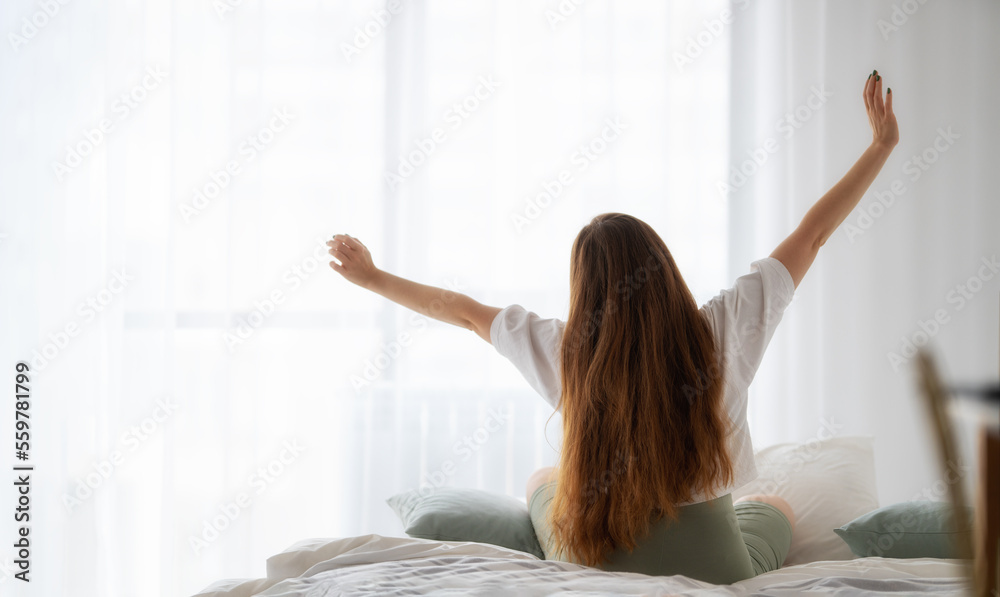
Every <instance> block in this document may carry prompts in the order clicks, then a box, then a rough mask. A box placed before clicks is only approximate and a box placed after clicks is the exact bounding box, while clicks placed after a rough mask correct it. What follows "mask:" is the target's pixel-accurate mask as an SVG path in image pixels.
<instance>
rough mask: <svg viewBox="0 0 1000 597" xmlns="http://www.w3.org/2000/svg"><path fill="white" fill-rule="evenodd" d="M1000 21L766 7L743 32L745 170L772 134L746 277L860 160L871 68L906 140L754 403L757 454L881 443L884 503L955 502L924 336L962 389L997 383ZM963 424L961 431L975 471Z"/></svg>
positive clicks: (973, 13)
mask: <svg viewBox="0 0 1000 597" xmlns="http://www.w3.org/2000/svg"><path fill="white" fill-rule="evenodd" d="M998 26H1000V5H998V4H997V3H996V2H980V1H971V0H970V1H960V2H948V3H944V2H940V3H934V2H928V3H921V2H908V1H904V2H896V1H884V2H882V1H880V2H762V3H753V4H750V5H748V7H747V8H746V9H745V10H739V9H738V8H737V12H736V18H735V19H734V21H733V24H732V30H731V35H732V37H731V42H732V49H733V60H732V64H731V93H732V107H731V110H732V113H733V115H734V116H733V126H732V137H731V141H730V146H729V151H730V164H731V166H732V167H738V166H741V165H745V162H746V160H748V159H752V157H751V154H753V153H754V152H755V151H757V150H759V149H760V148H762V147H764V146H765V144H766V143H767V142H768V140H769V139H770V140H773V144H772V145H771V147H772V149H773V151H771V150H769V151H767V159H766V161H764V162H763V164H761V165H760V166H759V167H757V168H754V164H753V163H751V164H750V165H749V166H746V168H745V169H746V171H748V172H753V173H752V174H751V175H749V176H748V177H747V178H748V179H747V182H746V183H745V184H744V185H743V186H742V187H741V188H739V189H738V190H737V191H736V192H735V193H733V194H731V195H730V200H729V220H730V233H729V240H730V265H731V266H732V267H733V268H734V269H738V268H739V267H740V266H741V265H742V264H743V263H744V262H746V260H747V258H748V256H750V255H763V254H766V253H767V252H768V251H770V250H771V249H772V248H773V247H774V246H775V245H776V244H777V242H779V241H780V240H781V238H783V235H785V234H787V232H788V230H789V229H790V228H791V226H793V225H794V224H795V223H797V222H798V221H799V219H800V218H801V217H802V215H803V214H804V213H805V211H806V210H807V209H808V207H809V206H810V205H811V204H812V203H813V202H814V201H815V200H816V199H817V198H819V197H820V196H821V195H822V194H823V193H824V192H826V190H827V189H829V188H830V186H831V185H833V184H834V183H835V182H836V181H837V180H838V179H839V178H840V177H841V176H842V175H843V174H844V173H845V172H846V171H847V170H848V169H849V168H850V166H851V165H852V164H853V163H854V161H855V160H856V159H857V158H858V157H859V156H860V155H861V153H862V151H864V149H865V147H866V146H867V144H868V143H869V141H870V139H871V137H870V132H869V130H870V129H869V127H868V121H867V117H866V115H865V112H864V103H863V101H862V98H861V90H862V88H863V86H864V83H865V78H866V76H867V75H868V73H870V72H872V70H873V69H876V68H877V69H878V71H879V72H880V73H881V74H882V76H883V77H884V79H883V84H884V85H885V86H888V87H891V88H892V93H893V96H894V102H895V103H894V107H895V112H896V114H897V120H898V122H899V128H900V142H899V145H898V146H897V147H896V149H895V151H894V152H893V154H892V156H891V157H890V158H889V161H888V162H887V163H886V165H885V167H884V169H883V170H882V173H881V174H880V175H879V177H878V179H876V181H875V183H874V184H873V185H872V187H871V189H870V190H869V192H868V193H867V194H866V195H865V197H864V198H863V199H862V201H861V203H860V205H859V206H858V208H857V209H856V210H855V211H854V212H853V213H852V214H851V215H850V216H849V217H848V218H847V220H846V222H845V223H844V224H843V225H842V226H841V228H840V229H839V230H838V231H837V232H836V234H835V235H834V236H833V237H832V238H831V239H830V240H829V241H828V242H827V243H826V245H825V246H824V248H823V249H822V250H821V252H820V255H819V257H818V259H817V261H816V262H815V264H814V265H813V266H812V268H811V269H810V271H809V273H808V275H807V276H806V278H805V280H804V281H803V283H802V284H801V286H800V287H799V288H798V290H797V292H796V298H795V300H794V301H793V302H792V304H791V305H790V306H789V308H788V310H787V311H786V312H785V315H784V318H783V320H782V324H781V326H779V328H778V330H777V332H776V334H775V336H774V338H773V339H772V343H771V346H770V347H769V349H768V353H767V355H766V356H765V359H764V361H763V363H762V364H761V368H760V370H759V371H758V374H757V377H756V378H755V381H754V384H753V385H752V386H751V390H750V391H751V394H750V398H751V426H752V431H753V434H754V443H755V445H757V446H761V445H767V444H771V443H775V442H779V441H807V440H809V439H811V438H815V437H823V436H825V435H826V434H828V433H831V432H832V431H836V432H838V433H842V434H870V435H873V436H874V437H875V452H876V454H875V455H876V474H877V479H878V485H879V497H880V500H881V502H882V503H883V504H891V503H895V502H900V501H906V500H910V499H914V498H919V499H939V500H940V499H947V487H946V485H945V484H944V483H943V482H942V481H943V480H947V476H943V475H942V474H941V473H940V472H939V471H938V469H937V468H936V467H937V464H936V454H935V451H934V445H933V443H932V442H931V441H930V440H929V438H930V437H931V436H930V435H928V433H929V427H928V426H927V424H926V417H925V413H924V406H923V404H922V402H921V400H922V398H921V396H920V394H919V393H918V386H917V384H916V374H915V367H914V365H913V362H912V361H911V360H910V358H909V357H911V356H912V355H913V352H912V351H913V346H914V345H920V344H923V343H925V342H928V341H929V346H930V348H931V349H932V350H933V352H934V354H935V355H936V356H937V357H938V364H939V366H941V367H942V369H943V371H942V374H943V375H944V376H945V377H946V379H947V380H948V381H955V382H965V383H982V382H987V381H990V380H993V383H995V382H996V379H997V364H998V352H997V351H998V330H1000V321H998V311H1000V310H998V307H997V296H998V292H1000V275H998V272H997V271H996V269H997V268H998V261H997V260H998V259H1000V242H998V236H997V230H998V225H1000V201H998V199H997V191H996V183H995V176H994V172H995V164H996V163H997V161H998V159H1000V148H998V141H997V140H998V139H1000V119H998V118H997V117H996V115H995V107H996V106H997V105H1000V81H998V80H997V76H996V73H997V72H1000V41H998V40H997V37H996V35H995V33H996V31H997V28H998ZM758 154H759V152H758ZM988 264H992V266H990V265H988ZM968 421H969V420H968V418H965V417H961V416H956V419H955V422H956V425H958V426H959V433H960V437H961V438H962V441H963V448H964V453H965V455H966V457H967V460H966V461H965V462H964V463H963V464H964V465H965V466H970V465H973V464H974V453H973V451H972V446H973V444H974V442H973V441H972V440H973V439H974V433H973V428H972V427H971V425H970V424H969V422H968ZM960 470H961V473H962V474H961V478H962V479H963V480H964V481H966V482H971V481H972V480H973V478H974V473H973V471H974V470H975V469H974V468H971V469H965V468H961V469H960Z"/></svg>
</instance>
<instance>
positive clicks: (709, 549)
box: [528, 481, 792, 584]
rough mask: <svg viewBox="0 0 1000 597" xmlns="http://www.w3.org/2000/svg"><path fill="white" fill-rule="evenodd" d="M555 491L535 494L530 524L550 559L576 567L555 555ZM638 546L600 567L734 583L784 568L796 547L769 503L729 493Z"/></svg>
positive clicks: (690, 510)
mask: <svg viewBox="0 0 1000 597" xmlns="http://www.w3.org/2000/svg"><path fill="white" fill-rule="evenodd" d="M555 487H556V482H555V481H551V482H549V483H546V484H544V485H542V486H541V487H539V488H538V489H537V490H535V493H533V494H532V495H531V501H530V502H529V503H528V509H529V510H530V512H531V522H532V524H534V526H535V535H537V536H538V542H539V543H540V544H541V546H542V550H543V551H544V552H545V558H546V559H549V560H560V561H564V562H573V560H571V559H566V558H564V557H561V554H555V553H553V550H552V542H551V539H550V534H549V525H548V521H547V520H546V514H547V512H548V508H549V503H550V502H551V501H552V498H553V496H554V494H555ZM636 543H637V545H636V548H635V549H634V550H633V551H632V552H631V553H629V552H627V551H624V550H622V549H618V550H615V551H613V552H611V554H610V555H609V557H608V558H607V559H606V560H605V562H604V563H603V564H601V566H600V568H601V569H603V570H612V571H616V572H641V573H642V574H649V575H653V576H669V575H673V574H683V575H684V576H687V577H690V578H694V579H697V580H702V581H705V582H711V583H715V584H732V583H734V582H737V581H740V580H744V579H747V578H750V577H753V576H756V575H758V574H762V573H764V572H769V571H771V570H777V569H778V568H780V567H781V563H782V562H783V561H784V560H785V556H786V555H788V548H789V547H790V546H791V543H792V525H791V524H790V523H789V522H788V518H787V517H785V515H784V514H783V513H782V512H781V510H778V509H777V508H775V507H774V506H772V505H770V504H765V503H763V502H753V501H746V502H740V503H738V504H735V506H734V505H733V496H732V495H730V494H726V495H724V496H722V497H719V498H716V499H714V500H710V501H707V502H701V503H698V504H691V505H688V506H682V507H681V508H680V510H679V512H678V519H677V520H676V521H668V520H666V519H662V520H660V521H657V522H655V523H654V524H653V525H652V527H651V528H650V531H649V533H648V535H646V536H645V537H642V538H639V539H637V540H636Z"/></svg>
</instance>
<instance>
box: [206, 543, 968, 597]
mask: <svg viewBox="0 0 1000 597" xmlns="http://www.w3.org/2000/svg"><path fill="white" fill-rule="evenodd" d="M968 563H969V562H968V560H945V559H936V558H915V559H893V558H874V557H873V558H858V559H854V560H842V561H822V562H811V563H808V564H800V565H796V566H789V567H786V568H781V569H779V570H775V571H773V572H768V573H766V574H762V575H760V576H757V577H754V578H750V579H747V580H744V581H741V582H738V583H735V584H732V585H713V584H711V583H706V582H701V581H697V580H694V579H691V578H687V577H685V576H680V575H676V576H647V575H644V574H635V573H628V572H605V571H603V570H599V569H596V568H589V567H585V566H579V565H576V564H569V563H565V562H555V561H548V560H539V559H538V558H536V557H534V556H532V555H530V554H527V553H522V552H518V551H514V550H509V549H505V548H502V547H498V546H494V545H487V544H484V543H472V542H458V541H431V540H426V539H414V538H410V537H383V536H381V535H364V536H360V537H348V538H343V539H309V540H306V541H302V542H299V543H297V544H296V545H294V546H292V547H291V548H289V549H287V550H285V551H284V552H282V553H280V554H276V555H274V556H272V557H270V558H268V560H267V577H266V578H258V579H231V580H222V581H218V582H216V583H214V584H212V585H211V586H209V587H206V588H205V589H203V590H202V591H201V592H199V593H197V594H196V595H195V597H250V596H254V595H259V596H262V597H263V596H267V597H318V596H321V595H322V596H324V597H327V596H333V595H394V594H406V595H553V594H558V595H667V594H669V595H692V596H694V595H698V596H702V595H713V596H722V595H778V596H781V595H799V594H802V593H806V592H808V593H815V594H820V595H834V594H836V595H856V594H873V595H880V594H885V595H893V594H895V595H898V594H909V595H913V594H934V595H964V594H968V592H969V584H968V581H967V580H966V579H967V577H966V576H965V575H966V574H967V566H968Z"/></svg>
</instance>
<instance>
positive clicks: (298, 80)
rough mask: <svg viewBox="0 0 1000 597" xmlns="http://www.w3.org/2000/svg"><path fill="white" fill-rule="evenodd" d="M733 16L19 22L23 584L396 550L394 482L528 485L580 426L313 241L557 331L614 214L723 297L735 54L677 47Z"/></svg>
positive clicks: (171, 14) (307, 15)
mask: <svg viewBox="0 0 1000 597" xmlns="http://www.w3.org/2000/svg"><path fill="white" fill-rule="evenodd" d="M53 6H55V7H56V8H53ZM725 6H726V4H725V3H724V2H721V1H720V2H716V3H698V4H697V5H695V4H694V3H686V2H683V3H682V2H672V3H662V2H643V3H629V4H628V5H623V4H613V3H610V2H602V3H583V4H581V5H580V6H576V5H575V4H573V3H563V4H562V7H561V8H560V5H557V4H556V3H550V5H544V4H538V3H531V2H519V3H516V2H506V1H505V2H500V1H496V2H486V3H475V4H469V3H464V2H410V3H405V4H401V5H399V8H400V9H399V10H395V9H396V7H397V5H395V4H394V3H390V4H388V5H387V4H384V3H381V2H355V3H339V2H338V3H330V2H323V3H319V2H290V3H286V2H280V3H279V2H228V1H225V0H223V1H220V2H211V3H209V2H165V1H164V2H154V1H150V2H142V3H137V2H111V3H106V4H102V5H92V4H75V3H73V4H66V5H62V4H57V3H56V4H52V5H49V4H45V5H44V6H43V5H42V4H26V3H6V4H4V5H3V6H2V8H0V22H2V23H3V25H4V26H3V30H4V31H7V32H13V37H10V39H9V42H10V44H9V47H8V48H5V50H4V51H3V52H0V77H2V79H0V81H2V83H0V84H2V87H3V89H4V93H3V94H0V115H2V117H3V119H4V124H5V125H6V126H5V127H4V131H5V132H6V134H5V135H4V136H3V139H2V141H0V206H2V207H0V209H2V215H0V233H2V234H3V235H4V236H3V237H2V241H0V275H2V278H3V280H4V285H3V287H2V290H0V293H2V297H3V299H2V300H3V307H4V308H3V309H2V311H0V317H2V322H3V323H2V327H3V330H4V334H3V340H2V345H0V346H2V348H0V349H2V351H3V355H4V362H5V363H7V367H8V371H9V373H8V374H9V375H10V376H11V377H10V378H8V379H9V380H10V379H13V376H14V364H15V363H16V362H18V361H26V362H28V363H29V364H30V365H31V368H32V371H31V411H30V413H31V417H32V418H31V421H32V428H31V432H32V442H31V450H30V457H29V459H28V462H30V463H31V464H33V465H34V466H35V467H36V470H35V472H34V474H33V481H32V483H33V485H32V513H33V518H32V527H31V528H32V530H31V538H32V548H31V562H32V572H31V574H32V582H31V583H30V585H28V584H26V583H22V582H20V581H17V580H14V579H12V578H11V575H12V574H13V573H14V572H16V571H17V569H16V566H15V565H14V562H13V560H14V559H15V558H14V557H12V554H11V552H10V550H6V551H5V552H4V553H3V554H0V558H6V559H5V560H3V564H4V566H3V570H4V571H3V572H2V573H0V586H2V588H0V592H3V593H4V594H7V592H8V591H11V592H14V593H15V594H23V595H58V594H74V595H126V594H157V593H159V594H164V595H168V594H169V595H176V594H188V593H191V592H194V591H195V590H196V589H198V588H201V587H203V586H205V585H207V584H208V583H209V582H211V581H213V580H216V579H219V578H224V577H255V576H262V575H263V574H264V573H265V570H264V561H265V558H266V557H267V556H269V555H271V554H273V553H276V552H278V551H280V550H281V549H283V548H285V547H287V546H288V545H290V544H291V543H293V542H295V541H297V540H300V539H303V538H307V537H317V536H346V535H356V534H364V533H370V532H377V533H382V534H400V533H401V532H402V529H401V527H400V525H399V524H398V522H397V521H396V520H395V518H394V515H393V514H392V513H391V511H390V510H389V508H388V506H386V505H385V502H384V500H385V498H386V497H388V496H389V495H391V494H392V493H394V492H397V491H402V490H405V489H408V488H411V487H419V486H421V485H427V484H430V485H435V484H440V483H447V484H450V485H457V486H464V487H479V488H484V489H488V490H491V491H497V492H503V493H507V494H509V495H513V496H520V495H521V493H522V491H523V484H524V481H525V480H526V478H527V476H528V475H529V474H530V472H531V471H532V470H534V469H535V468H536V467H538V466H541V465H544V464H550V463H552V462H554V458H555V451H554V449H553V448H552V446H553V445H556V444H557V443H558V439H559V438H558V429H559V425H558V419H553V420H552V421H551V422H550V424H549V426H548V436H547V437H546V435H545V433H544V432H545V423H546V420H547V419H548V417H549V415H550V411H549V410H548V409H547V408H545V406H544V403H542V402H541V400H540V399H539V398H538V397H536V396H534V395H533V394H532V392H531V390H530V389H529V388H528V387H527V386H526V384H525V383H524V382H523V380H522V379H521V378H520V376H519V374H518V373H517V372H516V370H514V369H513V367H512V366H511V365H509V364H508V363H507V362H506V361H504V360H503V359H502V358H501V357H500V356H499V355H497V354H496V353H495V351H494V350H493V349H492V348H491V347H490V346H489V345H487V344H486V343H484V342H482V341H481V340H479V339H478V338H476V337H475V336H474V335H472V334H470V333H469V332H467V331H464V330H460V329H457V328H451V327H448V326H445V325H444V324H438V323H436V322H430V321H427V320H424V319H422V318H419V317H414V316H413V315H412V314H411V313H410V312H408V311H405V310H403V309H401V308H398V307H396V306H395V305H392V304H390V303H388V302H386V301H384V300H382V299H381V298H379V297H377V296H375V295H372V294H370V293H367V292H364V291H362V290H361V289H358V288H356V287H353V286H350V285H349V284H347V283H346V282H344V281H343V280H341V279H340V278H339V276H337V275H336V274H335V273H334V272H332V271H331V270H329V268H328V267H327V266H326V257H325V253H324V252H323V251H324V249H325V247H323V246H322V244H321V243H322V242H323V241H324V240H325V239H327V238H329V236H330V235H332V234H334V233H338V232H346V233H350V234H352V235H354V236H357V237H359V238H361V239H362V240H363V241H364V242H365V243H366V244H367V245H368V246H369V248H370V249H371V250H372V253H373V255H374V257H375V260H376V263H377V264H378V265H379V266H381V267H383V268H385V269H387V270H389V271H392V272H394V273H397V274H399V275H403V276H406V277H409V278H412V279H415V280H418V281H421V282H425V283H429V284H436V285H441V286H447V287H451V288H453V289H458V290H460V291H462V292H466V293H468V294H470V295H472V296H474V297H476V298H478V299H480V300H482V301H483V302H486V303H489V304H494V305H499V306H503V305H505V304H509V303H514V302H517V303H520V304H522V305H524V306H525V307H527V308H529V309H532V310H534V311H536V312H538V313H540V314H543V315H545V316H557V317H564V316H565V315H566V308H567V300H568V294H567V293H568V289H567V285H568V275H567V272H568V257H569V248H570V243H571V242H572V239H573V237H574V236H575V234H576V232H577V231H578V230H579V228H580V226H582V225H583V224H584V223H586V222H587V221H588V220H589V219H590V218H591V217H592V216H593V215H595V214H597V213H600V212H604V211H612V210H614V211H624V212H628V213H632V214H635V215H636V216H638V217H641V218H643V219H645V220H646V221H648V222H649V223H650V224H652V225H653V226H654V227H655V228H656V229H657V230H658V231H659V232H660V233H661V234H662V235H663V237H664V238H665V239H666V240H667V242H668V243H669V245H670V247H671V249H672V251H673V253H674V255H675V257H676V259H677V260H678V262H679V263H680V265H681V267H682V268H683V271H684V273H685V276H686V279H687V281H688V283H689V285H690V286H691V287H692V289H693V290H694V291H695V293H696V295H697V298H698V299H699V300H700V301H704V300H707V299H708V298H709V297H711V296H712V295H714V294H715V293H716V292H717V291H718V290H719V289H720V288H722V287H724V286H726V285H728V283H730V282H731V277H732V273H733V272H731V271H728V270H727V267H726V255H727V247H728V245H727V235H726V228H727V202H726V200H725V199H724V198H723V197H722V196H721V195H719V193H718V191H717V189H716V186H715V181H716V180H718V179H719V178H720V177H723V176H725V171H726V164H727V140H728V132H727V131H728V127H729V122H728V120H727V114H728V113H729V97H730V95H729V69H728V64H729V51H728V38H727V37H726V36H725V35H723V36H721V37H719V38H718V39H715V40H713V41H712V43H711V44H710V48H708V49H709V51H706V52H704V53H702V54H701V55H699V56H698V57H697V60H696V61H694V62H693V63H691V64H689V65H685V67H684V68H680V67H679V66H678V62H677V60H676V57H675V54H676V53H677V52H684V51H685V50H684V47H685V45H686V44H687V43H688V41H687V38H688V37H690V36H694V35H697V34H698V33H699V31H700V28H701V21H702V20H703V19H708V18H712V17H713V15H716V14H718V13H719V12H720V11H722V10H723V9H724V7H725ZM46 7H48V8H46ZM388 9H393V10H391V11H390V10H388ZM46 10H48V12H46ZM392 173H394V174H395V175H396V176H398V177H399V179H398V180H397V179H393V178H392V176H387V175H388V174H392ZM543 193H548V196H545V195H543ZM11 399H12V398H11ZM8 404H9V406H8V409H7V410H6V412H5V413H4V414H3V415H2V416H3V421H4V425H3V429H2V432H0V433H2V434H3V435H2V437H3V438H5V441H9V442H13V428H12V427H13V425H12V411H13V407H12V406H10V403H8ZM6 445H8V446H9V445H11V443H7V444H6ZM8 503H9V502H8ZM15 532H16V527H15V525H14V524H13V523H12V521H11V518H10V517H9V516H4V517H3V522H0V533H3V535H4V536H5V537H13V536H14V534H15Z"/></svg>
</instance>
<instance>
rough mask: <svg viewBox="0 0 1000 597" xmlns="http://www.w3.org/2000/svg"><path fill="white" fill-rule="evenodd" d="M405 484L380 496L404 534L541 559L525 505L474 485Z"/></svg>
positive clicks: (541, 554) (542, 556) (540, 552)
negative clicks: (407, 488) (398, 490)
mask: <svg viewBox="0 0 1000 597" xmlns="http://www.w3.org/2000/svg"><path fill="white" fill-rule="evenodd" d="M423 493H424V495H421V492H418V491H417V490H414V489H411V490H410V491H404V492H403V493H398V494H396V495H394V496H392V497H391V498H389V499H387V500H386V502H387V503H388V504H389V506H390V507H391V508H392V509H393V510H394V511H395V512H396V515H397V516H399V519H400V520H401V521H403V527H404V528H405V529H406V534H407V535H409V536H411V537H416V538H418V539H433V540H435V541H476V542H478V543H489V544H491V545H499V546H500V547H507V548H509V549H516V550H517V551H524V552H527V553H530V554H532V555H533V556H536V557H538V558H539V559H542V560H544V559H545V554H544V553H543V552H542V547H541V546H540V545H539V544H538V538H537V537H535V528H534V526H532V524H531V516H530V515H529V514H528V507H527V506H525V505H524V504H522V503H521V502H520V501H518V500H516V499H514V498H512V497H509V496H506V495H500V494H495V493H490V492H488V491H481V490H478V489H462V488H458V487H438V488H435V489H428V490H424V491H423Z"/></svg>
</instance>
